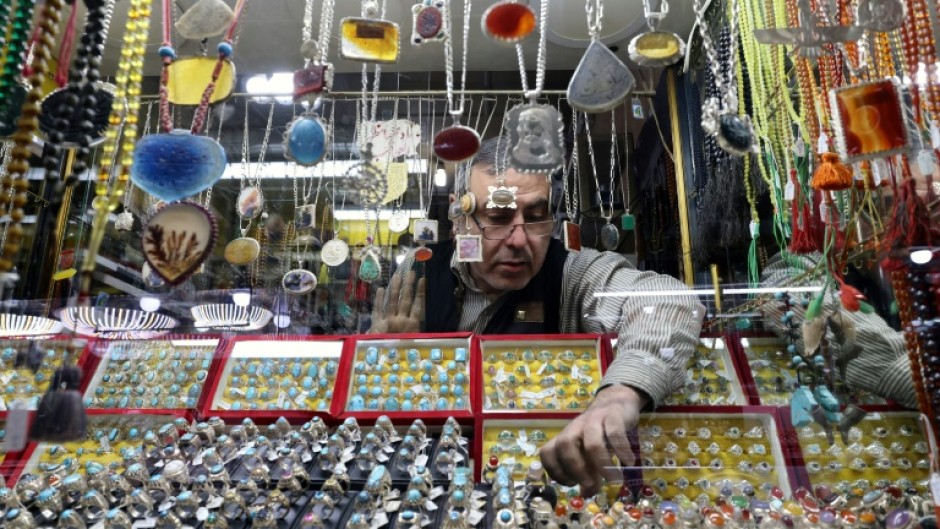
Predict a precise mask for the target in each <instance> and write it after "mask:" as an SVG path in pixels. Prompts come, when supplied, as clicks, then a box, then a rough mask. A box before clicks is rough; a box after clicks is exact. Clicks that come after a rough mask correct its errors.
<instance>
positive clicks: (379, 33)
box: [339, 0, 401, 64]
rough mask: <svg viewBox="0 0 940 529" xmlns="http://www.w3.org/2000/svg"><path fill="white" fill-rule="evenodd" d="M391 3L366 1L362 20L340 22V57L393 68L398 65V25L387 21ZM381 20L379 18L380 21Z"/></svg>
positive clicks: (363, 6) (349, 18)
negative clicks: (387, 9)
mask: <svg viewBox="0 0 940 529" xmlns="http://www.w3.org/2000/svg"><path fill="white" fill-rule="evenodd" d="M386 2H387V0H382V1H381V4H382V5H381V15H379V12H380V7H379V5H378V4H379V3H378V2H376V1H375V0H362V11H361V13H362V14H361V16H359V17H346V18H344V19H343V20H342V21H340V36H341V45H340V49H339V54H340V56H341V57H342V58H344V59H347V60H350V61H361V62H374V63H384V64H392V63H396V62H398V57H399V54H400V52H401V48H400V46H399V40H400V37H399V33H400V32H399V29H398V24H395V23H394V22H389V21H388V20H385V8H386ZM377 16H378V18H376V17H377Z"/></svg>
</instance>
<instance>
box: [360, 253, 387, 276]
mask: <svg viewBox="0 0 940 529" xmlns="http://www.w3.org/2000/svg"><path fill="white" fill-rule="evenodd" d="M381 276H382V265H381V264H380V263H379V258H378V256H376V255H375V251H374V250H372V249H371V248H370V249H368V250H365V251H364V252H363V253H362V261H361V262H360V264H359V279H361V280H363V281H365V282H366V283H371V282H373V281H376V280H378V279H379V277H381Z"/></svg>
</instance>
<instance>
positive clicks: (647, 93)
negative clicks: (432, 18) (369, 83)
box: [140, 90, 656, 100]
mask: <svg viewBox="0 0 940 529" xmlns="http://www.w3.org/2000/svg"><path fill="white" fill-rule="evenodd" d="M466 94H467V95H468V96H519V99H523V95H522V91H520V90H467V91H466ZM567 94H568V91H567V90H542V95H545V96H564V95H567ZM446 95H447V91H446V90H396V91H392V90H389V91H381V92H379V97H420V96H446ZM630 95H631V96H636V97H654V96H655V95H656V92H654V91H652V90H634V91H633V92H631V93H630ZM290 96H291V95H290V94H285V93H280V92H278V93H275V92H265V93H257V94H253V93H249V92H234V93H232V94H231V95H229V97H230V98H232V97H290ZM159 97H160V94H147V95H142V96H140V98H141V99H142V100H151V99H158V98H159ZM357 97H362V92H360V91H353V90H349V91H336V92H327V93H324V94H323V99H330V98H338V99H347V98H357Z"/></svg>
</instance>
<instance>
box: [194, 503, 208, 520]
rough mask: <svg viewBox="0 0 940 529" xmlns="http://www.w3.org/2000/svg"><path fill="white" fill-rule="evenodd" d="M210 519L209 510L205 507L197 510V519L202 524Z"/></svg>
mask: <svg viewBox="0 0 940 529" xmlns="http://www.w3.org/2000/svg"><path fill="white" fill-rule="evenodd" d="M208 518H209V509H207V508H205V507H200V508H198V509H196V519H197V520H199V521H200V522H204V521H206V520H207V519H208Z"/></svg>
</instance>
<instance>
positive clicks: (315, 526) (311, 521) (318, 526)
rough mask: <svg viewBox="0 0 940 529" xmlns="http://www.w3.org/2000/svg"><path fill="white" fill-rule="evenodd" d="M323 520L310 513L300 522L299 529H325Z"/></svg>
mask: <svg viewBox="0 0 940 529" xmlns="http://www.w3.org/2000/svg"><path fill="white" fill-rule="evenodd" d="M323 528H324V526H323V519H322V518H320V516H319V515H317V514H316V513H313V512H308V513H307V514H305V515H304V517H303V519H302V520H301V521H300V527H299V529H323Z"/></svg>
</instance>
